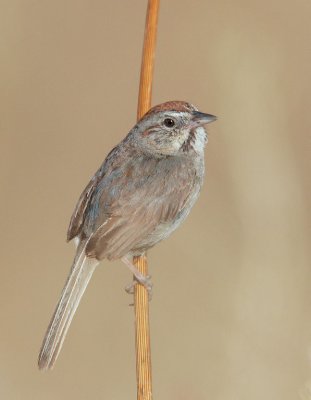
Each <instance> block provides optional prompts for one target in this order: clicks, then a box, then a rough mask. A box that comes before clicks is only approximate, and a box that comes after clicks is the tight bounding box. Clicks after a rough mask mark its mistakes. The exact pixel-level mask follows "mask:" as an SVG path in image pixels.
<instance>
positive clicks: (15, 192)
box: [0, 0, 311, 400]
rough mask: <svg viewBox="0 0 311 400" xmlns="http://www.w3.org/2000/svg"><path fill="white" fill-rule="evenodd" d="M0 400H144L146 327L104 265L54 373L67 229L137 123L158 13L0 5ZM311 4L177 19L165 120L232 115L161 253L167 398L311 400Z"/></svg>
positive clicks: (167, 61) (186, 14)
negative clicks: (43, 349) (140, 351)
mask: <svg viewBox="0 0 311 400" xmlns="http://www.w3.org/2000/svg"><path fill="white" fill-rule="evenodd" d="M0 8H1V12H0V25H1V36H0V49H1V66H0V68H1V104H0V110H1V111H0V112H1V122H0V124H1V144H0V165H1V167H0V179H1V192H2V194H1V199H0V202H1V208H0V210H1V230H0V235H1V248H2V251H1V283H0V285H1V286H0V287H1V290H0V313H1V330H0V397H1V398H2V399H10V400H19V399H23V400H28V399H31V400H36V399H45V400H49V399H86V398H87V399H104V398H111V399H115V400H119V399H134V398H135V397H136V385H135V358H134V319H133V309H132V308H131V307H129V303H131V301H132V300H131V298H130V296H129V295H127V294H126V293H125V292H124V290H123V288H124V286H125V285H126V284H128V283H129V282H130V281H131V275H130V273H129V271H128V270H127V269H126V267H125V266H124V265H123V264H121V262H113V263H108V262H106V263H103V264H102V266H101V267H100V268H98V270H97V272H96V273H95V277H94V279H93V280H92V282H91V284H90V286H89V288H88V290H87V292H86V295H85V297H84V298H83V301H82V303H81V305H80V307H79V310H78V312H77V315H76V317H75V319H74V321H73V324H72V326H71V329H70V331H69V334H68V337H67V340H66V342H65V345H64V348H63V351H62V352H61V355H60V358H59V360H58V362H57V364H56V366H55V368H54V370H53V371H51V372H48V373H42V372H39V371H38V369H37V365H36V364H37V355H38V351H39V348H40V345H41V341H42V338H43V335H44V332H45V330H46V327H47V325H48V322H49V320H50V317H51V315H52V312H53V310H54V307H55V305H56V302H57V300H58V296H59V294H60V291H61V289H62V287H63V284H64V281H65V278H66V276H67V273H68V270H69V268H70V265H71V261H72V258H73V255H74V246H73V244H66V241H65V238H66V229H67V226H68V222H69V219H70V216H71V213H72V211H73V208H74V206H75V203H76V201H77V199H78V197H79V195H80V193H81V191H82V190H83V188H84V187H85V185H86V184H87V182H88V180H89V179H90V177H91V176H92V175H93V173H94V172H95V171H96V169H97V168H98V166H99V165H100V164H101V162H102V161H103V159H104V158H105V156H106V155H107V153H108V152H109V151H110V149H111V148H112V147H113V146H114V145H115V144H117V143H118V142H119V141H120V140H121V139H122V138H123V137H124V136H125V134H127V132H128V131H129V130H130V128H131V127H132V126H133V125H134V124H135V116H136V103H137V93H138V82H139V70H140V57H141V49H142V40H143V31H144V22H145V21H144V20H145V11H146V1H145V0H144V1H143V0H132V1H131V2H126V1H119V0H115V1H105V0H100V1H99V0H92V1H81V0H65V1H59V0H56V1H38V0H28V1H25V0H19V1H18V0H2V1H1V2H0ZM310 13H311V2H310V1H309V0H297V1H295V2H292V1H289V0H285V1H281V0H272V1H268V0H250V1H246V0H236V1H235V2H229V1H219V0H209V1H204V0H197V1H191V2H190V1H185V0H179V1H177V0H171V1H165V0H163V1H162V3H161V7H160V19H159V36H158V45H157V55H156V67H155V81H154V96H153V104H156V103H160V102H163V101H167V100H175V99H178V100H187V101H190V102H192V103H194V104H195V105H197V106H198V107H199V108H200V110H202V111H205V112H208V113H212V114H215V115H217V116H218V118H219V119H218V121H217V122H216V123H214V124H212V125H211V126H209V145H208V148H207V150H206V165H207V174H206V180H205V185H204V188H203V191H202V194H201V197H200V199H199V201H198V203H197V204H196V206H195V208H194V210H193V212H192V213H191V215H190V217H189V218H188V220H187V221H186V222H185V223H184V225H183V226H182V227H181V228H180V229H179V230H178V231H177V232H176V233H175V234H174V235H173V236H172V237H171V238H170V239H169V240H167V241H166V242H163V243H162V244H160V245H159V246H157V247H156V248H154V249H153V250H152V251H150V253H149V265H150V272H151V274H152V276H153V281H154V285H155V287H154V297H153V300H152V303H151V328H152V350H153V375H154V398H155V399H161V400H175V399H176V400H177V399H178V400H186V399H198V400H203V399H214V400H232V399H239V400H244V399H245V400H246V399H247V400H249V399H252V400H257V399H258V400H262V399H265V400H270V399H271V400H281V399H282V400H293V399H303V400H306V399H311V364H310V360H311V290H310V288H311V265H310V261H311V246H310V228H311V215H310V214H311V211H310V200H311V180H310V172H311V171H310V167H311V157H310V154H311V137H310V127H311V112H310V97H311V96H310V89H311V87H310V82H311V80H310V69H311V45H310V35H311V25H310Z"/></svg>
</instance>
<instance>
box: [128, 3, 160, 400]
mask: <svg viewBox="0 0 311 400" xmlns="http://www.w3.org/2000/svg"><path fill="white" fill-rule="evenodd" d="M159 3H160V0H149V1H148V8H147V15H146V25H145V37H144V47H143V55H142V63H141V71H140V85H139V96H138V107H137V119H140V118H141V117H142V116H143V115H144V114H145V113H146V112H147V111H148V110H149V109H150V107H151V93H152V78H153V67H154V53H155V44H156V33H157V22H158V11H159ZM133 262H134V264H135V266H136V267H137V269H138V270H139V271H140V272H141V273H142V274H143V275H145V276H146V275H148V265H147V258H146V256H139V257H134V259H133ZM134 309H135V327H136V342H135V343H136V377H137V378H136V379H137V400H151V399H152V377H151V349H150V330H149V300H148V293H147V290H146V289H145V287H144V286H142V285H140V284H137V285H136V286H135V292H134Z"/></svg>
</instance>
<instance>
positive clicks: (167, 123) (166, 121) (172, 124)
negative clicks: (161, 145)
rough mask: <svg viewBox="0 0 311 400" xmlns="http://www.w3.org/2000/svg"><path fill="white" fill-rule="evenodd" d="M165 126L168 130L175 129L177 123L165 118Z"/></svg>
mask: <svg viewBox="0 0 311 400" xmlns="http://www.w3.org/2000/svg"><path fill="white" fill-rule="evenodd" d="M164 125H165V126H166V127H167V128H173V126H174V125H175V121H174V120H173V119H172V118H165V120H164Z"/></svg>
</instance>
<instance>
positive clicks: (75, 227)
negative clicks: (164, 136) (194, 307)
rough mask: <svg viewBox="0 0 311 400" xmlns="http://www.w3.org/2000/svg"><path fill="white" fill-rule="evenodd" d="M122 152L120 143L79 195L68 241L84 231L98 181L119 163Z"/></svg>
mask: <svg viewBox="0 0 311 400" xmlns="http://www.w3.org/2000/svg"><path fill="white" fill-rule="evenodd" d="M121 153H122V151H121V147H120V145H118V146H116V147H114V148H113V149H112V150H111V152H110V153H109V154H108V156H107V157H106V159H105V161H104V162H103V164H102V165H101V167H100V168H99V169H98V171H97V172H96V173H95V175H94V176H93V177H92V179H91V180H90V182H89V183H88V185H87V186H86V188H85V189H84V191H83V192H82V193H81V196H80V197H79V200H78V203H77V205H76V207H75V209H74V212H73V214H72V216H71V219H70V223H69V227H68V231H67V241H68V242H69V241H70V240H71V239H73V238H74V237H76V236H78V235H80V234H81V233H82V231H83V227H84V222H85V219H86V218H87V208H88V207H89V205H90V202H91V200H92V197H93V195H94V192H95V191H96V189H97V187H98V183H99V182H100V181H101V180H103V179H104V177H105V175H106V174H107V173H108V174H109V172H110V171H111V169H112V168H113V166H114V164H115V162H117V163H118V161H120V155H121Z"/></svg>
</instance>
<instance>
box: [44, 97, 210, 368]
mask: <svg viewBox="0 0 311 400" xmlns="http://www.w3.org/2000/svg"><path fill="white" fill-rule="evenodd" d="M215 120H216V117H215V116H214V115H211V114H206V113H203V112H200V111H198V109H197V108H196V107H195V106H194V105H192V104H190V103H188V102H185V101H168V102H166V103H162V104H159V105H157V106H154V107H152V108H151V109H150V110H149V111H148V112H147V113H146V114H145V115H144V116H143V117H142V118H141V119H140V120H139V121H138V122H137V123H136V125H135V126H134V127H133V128H132V129H131V130H130V132H129V133H128V135H127V136H126V137H125V138H124V139H123V140H122V141H121V142H120V143H119V144H118V145H117V146H116V147H114V148H113V149H112V150H111V152H110V153H109V154H108V156H107V157H106V159H105V160H104V162H103V163H102V165H101V166H100V168H99V169H98V170H97V172H96V173H95V174H94V176H93V177H92V178H91V180H90V182H89V183H88V185H87V186H86V188H85V189H84V191H83V192H82V194H81V196H80V198H79V200H78V202H77V205H76V207H75V210H74V212H73V214H72V217H71V220H70V224H69V228H68V232H67V241H71V240H74V242H75V244H76V254H75V257H74V260H73V264H72V267H71V270H70V273H69V275H68V278H67V281H66V283H65V286H64V288H63V291H62V293H61V297H60V299H59V302H58V304H57V306H56V309H55V312H54V314H53V316H52V319H51V322H50V324H49V326H48V328H47V331H46V334H45V337H44V339H43V343H42V347H41V350H40V353H39V358H38V366H39V369H41V370H48V369H51V368H52V367H53V366H54V364H55V361H56V359H57V357H58V355H59V352H60V350H61V348H62V345H63V342H64V339H65V336H66V334H67V331H68V328H69V325H70V323H71V321H72V318H73V316H74V314H75V312H76V309H77V307H78V305H79V303H80V300H81V298H82V295H83V293H84V291H85V289H86V287H87V285H88V283H89V281H90V279H91V277H92V274H93V272H94V270H95V268H96V267H97V266H98V264H99V263H100V262H101V261H102V260H117V259H120V260H122V261H123V262H124V263H125V264H126V265H127V266H128V267H129V269H130V270H131V272H132V273H133V274H134V276H135V278H136V280H137V281H138V282H139V283H141V284H142V285H144V286H145V287H146V288H147V290H148V292H151V289H152V283H151V280H150V277H149V276H143V275H142V274H141V273H140V272H139V271H138V270H137V269H136V267H135V266H134V264H133V262H132V258H133V256H137V255H143V254H145V253H146V251H147V250H149V249H150V248H151V247H153V246H154V245H156V244H157V243H159V242H161V241H162V240H163V239H166V238H167V237H168V236H170V234H171V233H172V232H173V231H174V230H175V229H176V228H178V227H179V225H180V224H181V223H182V222H183V221H184V220H185V218H186V217H187V216H188V214H189V212H190V210H191V208H192V206H193V205H194V203H195V201H196V200H197V198H198V196H199V193H200V190H201V187H202V183H203V176H204V147H205V145H206V143H207V132H206V129H205V125H206V124H208V123H210V122H213V121H215Z"/></svg>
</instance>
